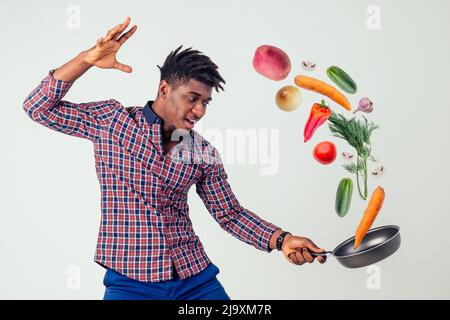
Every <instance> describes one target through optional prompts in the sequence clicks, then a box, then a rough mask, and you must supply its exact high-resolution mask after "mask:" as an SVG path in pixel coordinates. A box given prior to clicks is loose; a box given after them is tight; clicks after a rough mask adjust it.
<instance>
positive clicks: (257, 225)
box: [196, 148, 326, 265]
mask: <svg viewBox="0 0 450 320" xmlns="http://www.w3.org/2000/svg"><path fill="white" fill-rule="evenodd" d="M209 150H212V154H210V155H209V156H208V157H205V158H204V159H205V160H206V161H210V163H207V164H205V169H204V173H203V177H202V179H201V180H200V181H199V182H197V184H196V191H197V193H198V195H199V196H200V198H201V199H202V201H203V203H204V204H205V206H206V207H207V209H208V211H209V212H210V213H211V215H212V216H213V218H214V219H215V220H216V221H217V222H218V223H219V225H220V226H221V227H222V229H224V230H225V231H227V232H229V233H230V234H232V235H233V236H234V237H236V238H238V239H240V240H242V241H244V242H246V243H248V244H252V245H253V246H254V247H256V248H257V249H259V250H263V251H267V252H271V251H272V250H273V249H276V240H277V238H278V236H279V235H280V234H281V233H283V232H284V230H282V229H281V228H279V227H277V226H276V225H274V224H272V223H270V222H267V221H265V220H263V219H261V218H260V217H259V216H257V215H256V214H254V213H253V212H251V211H249V210H247V209H245V208H243V207H242V206H241V205H240V204H239V202H238V200H237V199H236V197H235V195H234V193H233V191H232V190H231V187H230V185H229V183H228V181H227V174H226V172H225V169H224V167H223V164H222V161H221V160H220V155H219V154H218V153H217V150H216V149H214V148H212V149H209ZM208 152H209V151H208ZM211 159H214V160H212V161H211ZM281 251H282V252H283V255H284V256H285V258H286V259H287V260H288V261H289V262H291V263H293V264H297V265H302V264H304V263H306V262H308V263H312V262H314V260H315V257H314V256H312V255H311V252H315V253H323V252H325V250H324V249H322V248H319V247H317V246H316V244H315V243H314V242H312V241H311V240H310V239H308V238H305V237H301V236H295V235H292V234H288V235H286V236H285V238H284V240H283V243H282V245H281ZM318 261H319V262H320V263H324V262H325V261H326V256H323V257H319V258H318Z"/></svg>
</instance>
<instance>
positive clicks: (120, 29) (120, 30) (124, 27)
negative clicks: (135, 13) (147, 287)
mask: <svg viewBox="0 0 450 320" xmlns="http://www.w3.org/2000/svg"><path fill="white" fill-rule="evenodd" d="M129 24H130V17H127V18H126V19H125V21H124V22H122V24H121V27H120V28H119V30H118V31H117V33H116V34H115V35H114V37H113V39H114V40H117V38H118V37H119V36H120V35H121V34H122V32H124V31H125V29H126V28H128V25H129Z"/></svg>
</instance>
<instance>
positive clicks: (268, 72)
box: [253, 45, 291, 81]
mask: <svg viewBox="0 0 450 320" xmlns="http://www.w3.org/2000/svg"><path fill="white" fill-rule="evenodd" d="M253 68H255V70H256V72H258V73H259V74H261V75H263V76H264V77H266V78H269V79H271V80H275V81H280V80H283V79H285V78H286V77H287V76H288V74H289V72H290V71H291V60H290V59H289V56H288V55H287V54H286V53H285V52H284V51H283V50H281V49H280V48H277V47H275V46H271V45H262V46H259V47H258V48H257V49H256V51H255V55H254V57H253Z"/></svg>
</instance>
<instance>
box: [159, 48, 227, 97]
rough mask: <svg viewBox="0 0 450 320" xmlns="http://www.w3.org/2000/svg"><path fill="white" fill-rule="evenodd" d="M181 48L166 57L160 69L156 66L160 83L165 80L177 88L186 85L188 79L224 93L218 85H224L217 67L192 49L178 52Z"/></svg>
mask: <svg viewBox="0 0 450 320" xmlns="http://www.w3.org/2000/svg"><path fill="white" fill-rule="evenodd" d="M181 47H182V45H181V46H179V47H178V48H177V49H175V51H172V52H171V53H170V54H169V55H168V56H167V58H166V61H164V65H163V66H162V67H160V66H159V65H158V68H159V70H160V71H161V79H160V81H162V80H166V81H167V82H168V83H169V84H170V85H171V86H174V87H177V86H178V85H180V84H186V83H188V82H189V79H195V80H197V81H200V82H203V83H205V84H207V85H209V86H210V87H213V88H214V89H216V91H217V92H219V88H220V89H222V90H223V91H225V90H224V89H223V87H222V86H221V85H220V83H221V82H222V83H223V84H225V80H224V79H223V78H222V77H221V76H220V74H219V72H218V71H217V68H218V67H217V65H216V64H215V63H214V62H212V61H211V59H210V58H209V57H207V56H205V55H204V54H203V53H202V52H200V51H198V50H192V47H191V48H187V49H184V50H183V51H180V50H181Z"/></svg>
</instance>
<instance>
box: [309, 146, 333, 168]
mask: <svg viewBox="0 0 450 320" xmlns="http://www.w3.org/2000/svg"><path fill="white" fill-rule="evenodd" d="M313 155H314V159H316V160H317V161H319V162H320V163H321V164H330V163H332V162H333V161H334V159H336V146H335V145H334V143H333V142H330V141H322V142H320V143H318V144H317V145H316V146H315V147H314V151H313Z"/></svg>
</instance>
